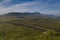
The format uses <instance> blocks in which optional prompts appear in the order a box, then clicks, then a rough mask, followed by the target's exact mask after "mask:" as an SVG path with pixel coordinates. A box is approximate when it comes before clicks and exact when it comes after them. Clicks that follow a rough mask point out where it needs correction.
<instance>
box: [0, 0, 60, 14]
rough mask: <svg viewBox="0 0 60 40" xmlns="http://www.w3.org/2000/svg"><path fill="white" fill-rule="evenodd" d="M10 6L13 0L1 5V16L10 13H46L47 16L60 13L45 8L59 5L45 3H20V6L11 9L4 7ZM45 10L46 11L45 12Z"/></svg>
mask: <svg viewBox="0 0 60 40" xmlns="http://www.w3.org/2000/svg"><path fill="white" fill-rule="evenodd" d="M5 2H6V4H8V3H9V2H11V0H9V1H8V0H4V1H3V2H2V3H0V4H1V5H0V14H5V13H8V12H35V11H36V12H41V13H46V14H48V13H49V14H50V13H51V14H55V13H60V11H59V10H52V9H51V10H47V9H45V8H47V7H55V6H56V5H57V6H59V5H58V3H57V4H54V5H48V4H47V3H43V2H37V1H35V2H24V3H20V4H16V5H11V6H10V7H4V6H2V4H3V3H5ZM44 9H45V10H44Z"/></svg>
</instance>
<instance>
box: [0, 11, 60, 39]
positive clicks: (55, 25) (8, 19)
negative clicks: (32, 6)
mask: <svg viewBox="0 0 60 40" xmlns="http://www.w3.org/2000/svg"><path fill="white" fill-rule="evenodd" d="M0 40H60V17H55V16H53V15H42V14H40V13H38V12H35V13H31V14H30V13H23V14H22V13H17V12H12V13H9V14H6V15H2V16H0Z"/></svg>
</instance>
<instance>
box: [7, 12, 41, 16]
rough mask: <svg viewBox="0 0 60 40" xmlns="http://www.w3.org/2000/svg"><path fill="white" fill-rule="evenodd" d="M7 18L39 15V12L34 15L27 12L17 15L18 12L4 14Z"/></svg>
mask: <svg viewBox="0 0 60 40" xmlns="http://www.w3.org/2000/svg"><path fill="white" fill-rule="evenodd" d="M6 15H8V16H21V15H22V16H26V15H40V13H39V12H34V13H29V12H24V13H19V12H10V13H8V14H6Z"/></svg>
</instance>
